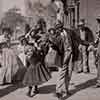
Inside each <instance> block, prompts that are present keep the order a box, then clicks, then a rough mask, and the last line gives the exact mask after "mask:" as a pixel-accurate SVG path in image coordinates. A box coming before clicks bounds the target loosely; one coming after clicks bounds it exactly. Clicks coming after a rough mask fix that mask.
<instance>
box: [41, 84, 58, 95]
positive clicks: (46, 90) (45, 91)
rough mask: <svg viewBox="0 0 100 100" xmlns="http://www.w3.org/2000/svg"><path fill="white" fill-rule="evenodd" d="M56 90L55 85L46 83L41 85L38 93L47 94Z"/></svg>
mask: <svg viewBox="0 0 100 100" xmlns="http://www.w3.org/2000/svg"><path fill="white" fill-rule="evenodd" d="M55 91H56V85H55V84H53V85H46V86H43V87H40V88H39V93H40V94H49V93H54V92H55Z"/></svg>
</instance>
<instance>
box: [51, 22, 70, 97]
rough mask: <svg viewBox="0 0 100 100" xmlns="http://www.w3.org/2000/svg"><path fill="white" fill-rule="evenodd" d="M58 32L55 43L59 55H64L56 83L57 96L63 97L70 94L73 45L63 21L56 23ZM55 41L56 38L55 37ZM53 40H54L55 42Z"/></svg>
mask: <svg viewBox="0 0 100 100" xmlns="http://www.w3.org/2000/svg"><path fill="white" fill-rule="evenodd" d="M55 29H56V34H58V37H57V38H58V39H57V40H58V42H57V43H53V44H55V45H54V47H56V50H57V51H58V53H59V55H60V56H61V57H62V59H61V60H62V61H61V66H60V67H59V72H58V79H57V84H56V96H57V97H58V98H61V97H63V96H64V95H68V94H69V91H68V88H69V81H70V77H69V66H70V64H71V63H70V62H71V60H72V46H71V39H70V36H69V33H68V32H67V30H66V29H64V27H63V23H61V22H58V23H57V24H56V25H55ZM54 41H55V39H54ZM54 41H52V42H54Z"/></svg>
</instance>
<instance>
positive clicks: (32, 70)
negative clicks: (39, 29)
mask: <svg viewBox="0 0 100 100" xmlns="http://www.w3.org/2000/svg"><path fill="white" fill-rule="evenodd" d="M45 43H46V42H45V41H41V42H40V43H39V44H37V46H36V45H31V44H29V45H27V46H26V47H25V54H26V59H27V60H26V62H27V71H26V73H25V76H24V80H23V83H24V85H26V86H28V87H29V91H28V94H27V95H28V96H30V97H31V96H33V95H34V94H37V93H39V90H38V85H40V84H42V83H44V82H46V81H48V80H49V79H50V78H51V75H50V73H49V71H48V69H47V65H46V64H45V63H44V58H45V55H46V54H47V51H48V45H46V44H45ZM33 86H34V87H35V89H34V91H33V94H32V87H33Z"/></svg>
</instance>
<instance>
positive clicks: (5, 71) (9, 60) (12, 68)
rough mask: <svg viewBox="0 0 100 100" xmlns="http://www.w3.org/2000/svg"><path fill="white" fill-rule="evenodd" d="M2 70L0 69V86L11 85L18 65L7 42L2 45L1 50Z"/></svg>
mask: <svg viewBox="0 0 100 100" xmlns="http://www.w3.org/2000/svg"><path fill="white" fill-rule="evenodd" d="M1 58H2V63H1V65H2V68H1V69H0V76H2V77H0V84H5V83H12V81H13V78H14V76H15V74H16V73H17V71H18V68H19V65H18V63H17V58H16V55H15V53H14V51H13V50H12V49H11V47H10V41H9V40H8V41H7V42H6V43H5V44H3V48H2V57H1Z"/></svg>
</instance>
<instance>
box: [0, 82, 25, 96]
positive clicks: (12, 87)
mask: <svg viewBox="0 0 100 100" xmlns="http://www.w3.org/2000/svg"><path fill="white" fill-rule="evenodd" d="M23 87H24V86H23V85H22V84H13V85H10V86H8V87H6V88H4V89H0V98H2V97H3V96H6V95H8V94H9V93H11V92H14V91H16V90H17V89H18V88H23Z"/></svg>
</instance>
